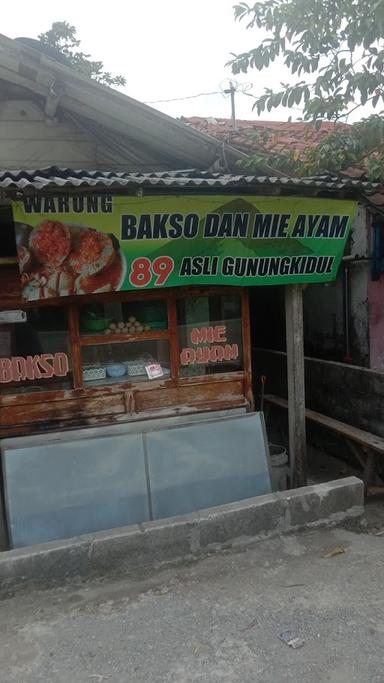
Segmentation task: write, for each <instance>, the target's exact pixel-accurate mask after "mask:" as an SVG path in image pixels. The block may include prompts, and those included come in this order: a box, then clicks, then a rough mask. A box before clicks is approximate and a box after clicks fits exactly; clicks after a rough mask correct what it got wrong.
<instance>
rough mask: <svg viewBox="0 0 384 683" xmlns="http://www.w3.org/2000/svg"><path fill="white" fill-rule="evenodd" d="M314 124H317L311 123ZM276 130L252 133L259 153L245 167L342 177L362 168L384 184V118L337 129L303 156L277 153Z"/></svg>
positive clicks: (377, 116) (299, 175)
mask: <svg viewBox="0 0 384 683" xmlns="http://www.w3.org/2000/svg"><path fill="white" fill-rule="evenodd" d="M309 125H314V124H309ZM274 134H275V131H272V130H266V131H264V132H263V134H260V133H256V134H252V138H253V141H254V143H255V146H256V147H257V148H258V151H257V153H255V154H253V155H251V156H250V157H249V159H248V160H247V162H246V163H245V166H246V167H247V168H248V169H249V170H251V171H257V168H258V167H260V164H262V163H263V162H264V163H267V164H269V165H270V166H272V167H273V168H276V169H277V170H279V171H280V172H282V173H285V174H286V175H288V176H297V177H303V176H310V175H324V174H331V175H338V174H339V173H340V171H342V170H346V169H347V168H349V167H351V166H354V167H361V168H363V169H365V174H366V175H367V177H369V178H370V179H371V180H373V181H377V182H383V181H384V118H382V117H381V116H379V115H374V116H371V117H369V118H367V119H364V120H363V121H360V122H359V123H355V124H354V125H352V126H350V127H349V128H340V127H339V126H335V129H334V130H333V131H331V132H330V133H329V134H328V135H327V136H325V137H324V138H323V140H322V141H321V142H320V144H318V145H317V146H316V147H310V148H308V149H307V150H306V151H305V152H304V153H301V154H300V155H299V154H298V153H297V151H296V150H292V149H289V150H286V151H281V152H275V151H274V150H273V149H271V138H272V136H273V135H274Z"/></svg>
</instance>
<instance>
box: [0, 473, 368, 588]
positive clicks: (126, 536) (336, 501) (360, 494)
mask: <svg viewBox="0 0 384 683" xmlns="http://www.w3.org/2000/svg"><path fill="white" fill-rule="evenodd" d="M363 517H364V486H363V482H362V481H360V479H357V478H356V477H347V478H345V479H339V480H336V481H332V482H327V483H325V484H319V485H316V486H306V487H303V488H301V489H295V490H292V491H284V492H278V493H272V494H268V495H265V496H258V497H256V498H248V499H247V500H242V501H239V502H236V503H230V504H227V505H221V506H219V507H215V508H209V509H206V510H199V511H198V512H194V513H191V514H189V515H184V516H182V517H172V518H168V519H161V520H158V521H154V522H146V523H144V524H140V525H132V526H129V527H122V528H118V529H112V530H108V531H101V532H98V533H94V534H87V535H83V536H78V537H76V538H71V539H68V540H62V541H53V542H51V543H45V544H43V545H35V546H30V547H28V548H22V549H18V550H9V551H6V552H4V553H1V554H0V595H6V594H9V592H10V591H14V590H16V589H19V588H21V587H23V586H26V585H33V586H35V587H40V588H43V587H44V588H45V587H48V586H51V585H55V584H59V583H64V582H65V581H67V580H69V579H73V578H76V577H88V576H91V575H97V574H99V575H100V574H106V573H111V572H116V571H124V572H128V573H129V572H133V573H138V572H139V571H140V570H143V569H144V568H149V567H155V566H158V565H159V564H164V563H171V562H176V561H180V560H182V559H188V558H196V557H199V556H202V555H204V554H206V553H208V552H212V551H214V550H220V549H223V548H228V547H232V546H238V545H241V544H245V543H250V542H252V541H255V540H257V539H258V538H262V537H265V536H270V535H276V534H284V533H291V532H294V531H297V530H299V529H301V528H303V527H306V528H308V527H317V526H335V525H342V524H343V525H345V524H349V525H350V524H354V525H359V524H360V523H361V521H362V519H363Z"/></svg>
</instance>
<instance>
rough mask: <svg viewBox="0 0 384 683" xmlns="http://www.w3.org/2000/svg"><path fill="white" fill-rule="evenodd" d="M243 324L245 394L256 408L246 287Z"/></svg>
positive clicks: (243, 300)
mask: <svg viewBox="0 0 384 683" xmlns="http://www.w3.org/2000/svg"><path fill="white" fill-rule="evenodd" d="M241 326H242V336H243V362H244V372H245V383H244V388H245V395H246V398H247V401H248V404H249V409H250V410H254V409H255V402H254V398H253V391H252V345H251V321H250V315H249V291H248V289H246V288H244V289H243V290H242V295H241Z"/></svg>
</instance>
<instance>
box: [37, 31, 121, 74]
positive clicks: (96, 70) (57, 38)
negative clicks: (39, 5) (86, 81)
mask: <svg viewBox="0 0 384 683" xmlns="http://www.w3.org/2000/svg"><path fill="white" fill-rule="evenodd" d="M76 33H77V31H76V28H75V27H74V26H71V24H69V23H68V22H67V21H54V22H53V24H52V26H51V28H50V29H49V30H48V31H45V33H40V35H39V40H40V41H41V42H42V43H45V44H46V45H50V46H51V47H54V48H56V50H59V52H61V53H62V54H63V55H64V56H65V57H66V58H67V60H68V63H69V64H70V65H71V66H73V67H74V69H76V71H79V72H80V73H82V74H83V75H85V76H88V77H89V78H93V79H95V80H96V81H98V82H99V83H103V84H104V85H109V86H121V85H125V84H126V79H125V78H124V76H119V75H116V76H113V75H112V74H111V73H110V72H109V71H104V64H103V62H101V61H94V60H91V59H90V55H88V54H86V53H85V52H81V51H80V50H79V49H78V48H79V47H80V43H81V41H80V40H79V39H78V38H77V35H76Z"/></svg>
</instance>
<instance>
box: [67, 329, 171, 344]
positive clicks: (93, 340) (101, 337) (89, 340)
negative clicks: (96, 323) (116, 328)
mask: <svg viewBox="0 0 384 683" xmlns="http://www.w3.org/2000/svg"><path fill="white" fill-rule="evenodd" d="M168 337H169V332H168V330H152V331H151V332H137V333H136V334H97V335H96V334H95V335H93V336H91V335H87V336H84V337H80V344H81V346H95V345H99V344H117V343H121V342H127V343H128V342H135V341H146V340H153V339H154V340H156V339H168Z"/></svg>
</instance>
